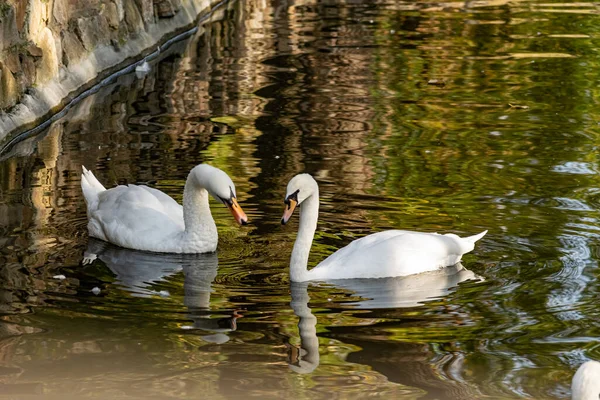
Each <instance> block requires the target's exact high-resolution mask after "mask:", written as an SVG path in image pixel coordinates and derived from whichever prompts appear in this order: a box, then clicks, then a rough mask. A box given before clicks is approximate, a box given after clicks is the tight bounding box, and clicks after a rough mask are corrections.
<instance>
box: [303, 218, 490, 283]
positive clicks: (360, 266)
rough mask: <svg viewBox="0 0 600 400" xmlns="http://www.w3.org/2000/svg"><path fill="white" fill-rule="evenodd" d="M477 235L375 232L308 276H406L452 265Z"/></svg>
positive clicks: (334, 255) (336, 255) (469, 248)
mask: <svg viewBox="0 0 600 400" xmlns="http://www.w3.org/2000/svg"><path fill="white" fill-rule="evenodd" d="M483 235H485V232H482V233H481V234H479V235H475V236H470V237H467V238H460V237H458V236H457V235H454V234H446V235H439V234H437V233H422V232H412V231H403V230H390V231H384V232H379V233H375V234H372V235H369V236H365V237H364V238H361V239H358V240H355V241H354V242H352V243H350V244H349V245H348V246H346V247H344V248H342V249H340V250H338V251H337V252H335V253H334V254H332V255H331V256H330V257H328V258H327V259H326V260H324V261H323V262H322V263H320V264H319V265H318V266H317V267H315V268H314V269H313V270H311V271H310V272H309V274H310V275H311V278H310V279H351V278H382V277H393V276H407V275H412V274H418V273H421V272H427V271H434V270H437V269H440V268H443V267H447V266H451V265H454V264H456V263H458V262H459V261H460V260H461V257H462V255H463V254H465V253H468V252H470V251H472V250H473V248H474V244H475V241H477V240H479V239H480V238H481V237H482V236H483Z"/></svg>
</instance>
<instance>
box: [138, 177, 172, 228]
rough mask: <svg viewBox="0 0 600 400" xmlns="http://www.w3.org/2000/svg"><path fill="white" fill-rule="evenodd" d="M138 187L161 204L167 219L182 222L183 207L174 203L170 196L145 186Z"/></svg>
mask: <svg viewBox="0 0 600 400" xmlns="http://www.w3.org/2000/svg"><path fill="white" fill-rule="evenodd" d="M138 187H139V188H140V189H143V190H145V191H147V192H148V193H150V194H151V195H152V196H154V197H155V198H156V200H158V202H159V203H160V204H162V206H163V212H164V213H165V214H167V215H168V216H169V217H171V218H172V219H174V220H176V221H179V220H183V207H182V206H181V204H179V203H178V202H176V201H175V200H174V199H173V198H172V197H171V196H169V195H168V194H166V193H164V192H161V191H160V190H158V189H154V188H151V187H148V186H145V185H140V186H138Z"/></svg>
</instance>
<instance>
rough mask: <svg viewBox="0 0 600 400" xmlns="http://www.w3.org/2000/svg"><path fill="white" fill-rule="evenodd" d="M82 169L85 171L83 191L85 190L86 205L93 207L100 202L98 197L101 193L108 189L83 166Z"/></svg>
mask: <svg viewBox="0 0 600 400" xmlns="http://www.w3.org/2000/svg"><path fill="white" fill-rule="evenodd" d="M81 169H82V171H83V173H82V174H81V190H83V197H85V201H86V203H87V204H88V206H91V205H93V204H95V203H97V202H98V195H99V194H100V192H104V191H105V190H106V188H105V187H104V186H103V185H102V184H101V183H100V182H99V181H98V179H96V177H95V176H94V174H93V173H92V171H90V170H88V169H87V168H86V167H84V166H83V165H82V166H81Z"/></svg>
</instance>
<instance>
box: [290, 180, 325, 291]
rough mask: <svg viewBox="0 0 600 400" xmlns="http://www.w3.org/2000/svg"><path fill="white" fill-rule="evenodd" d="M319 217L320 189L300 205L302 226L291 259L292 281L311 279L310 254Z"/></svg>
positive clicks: (299, 228)
mask: <svg viewBox="0 0 600 400" xmlns="http://www.w3.org/2000/svg"><path fill="white" fill-rule="evenodd" d="M318 218H319V189H318V188H316V189H315V191H313V193H312V194H311V195H310V196H309V197H308V198H307V199H306V200H304V201H303V202H302V207H300V226H299V227H298V236H297V237H296V242H295V243H294V250H293V251H292V258H291V260H290V279H291V280H292V282H303V281H306V280H309V276H310V272H309V271H308V270H307V266H308V255H309V254H310V247H311V245H312V241H313V238H314V236H315V231H316V230H317V219H318Z"/></svg>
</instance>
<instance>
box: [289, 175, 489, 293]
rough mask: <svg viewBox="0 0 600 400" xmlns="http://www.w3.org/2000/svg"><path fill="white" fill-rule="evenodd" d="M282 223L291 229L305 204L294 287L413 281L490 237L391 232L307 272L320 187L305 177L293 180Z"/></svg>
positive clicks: (294, 262) (296, 248)
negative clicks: (297, 211)
mask: <svg viewBox="0 0 600 400" xmlns="http://www.w3.org/2000/svg"><path fill="white" fill-rule="evenodd" d="M285 204H286V208H285V210H284V213H283V217H282V219H281V223H282V224H286V223H287V222H288V220H289V219H290V217H291V216H292V214H293V212H294V209H295V208H296V206H298V205H300V204H302V209H301V211H300V226H299V228H298V237H297V238H296V243H295V244H294V250H293V251H292V258H291V261H290V279H291V280H292V281H293V282H303V281H309V280H331V279H352V278H383V277H392V276H407V275H412V274H418V273H421V272H427V271H433V270H436V269H440V268H443V267H447V266H451V265H454V264H456V263H457V262H459V261H460V259H461V257H462V255H463V254H465V253H468V252H470V251H471V250H473V248H474V245H475V242H476V241H477V240H479V239H481V238H482V237H483V236H484V235H485V234H486V233H487V231H483V232H481V233H480V234H478V235H474V236H469V237H466V238H460V237H458V236H457V235H454V234H452V233H448V234H445V235H439V234H437V233H421V232H411V231H400V230H389V231H384V232H379V233H374V234H372V235H369V236H365V237H363V238H361V239H358V240H355V241H354V242H352V243H350V244H349V245H348V246H346V247H343V248H341V249H339V250H338V251H336V252H335V253H334V254H332V255H331V256H329V257H328V258H326V259H325V260H324V261H322V262H321V263H320V264H319V265H317V266H316V267H315V268H313V269H311V270H310V271H309V270H307V265H308V254H309V252H310V247H311V244H312V240H313V237H314V234H315V230H316V229H317V219H318V214H319V186H318V185H317V182H316V181H315V180H314V179H313V177H312V176H310V175H308V174H300V175H296V176H295V177H293V178H292V180H290V182H289V183H288V186H287V193H286V196H285Z"/></svg>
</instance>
